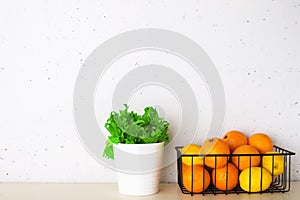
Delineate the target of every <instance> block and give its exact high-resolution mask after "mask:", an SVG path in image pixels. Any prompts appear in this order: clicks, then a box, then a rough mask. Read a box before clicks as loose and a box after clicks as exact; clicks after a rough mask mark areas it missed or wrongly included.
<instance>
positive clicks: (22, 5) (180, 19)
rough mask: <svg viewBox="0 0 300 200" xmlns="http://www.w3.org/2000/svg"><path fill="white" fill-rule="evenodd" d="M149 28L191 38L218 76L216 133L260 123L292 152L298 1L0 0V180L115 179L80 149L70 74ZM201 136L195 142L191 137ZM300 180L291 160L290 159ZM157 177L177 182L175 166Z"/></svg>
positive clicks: (297, 124)
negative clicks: (222, 113)
mask: <svg viewBox="0 0 300 200" xmlns="http://www.w3.org/2000/svg"><path fill="white" fill-rule="evenodd" d="M145 27H155V28H165V29H170V30H174V31H177V32H180V33H182V34H185V35H187V36H188V37H190V38H192V39H193V40H195V41H196V42H198V43H199V44H200V45H201V46H202V47H203V48H204V49H205V51H206V52H207V53H208V55H209V56H210V57H211V58H212V60H213V62H214V63H215V65H216V67H217V69H218V70H219V72H220V75H221V77H222V79H223V83H224V87H225V91H226V100H227V109H226V120H225V123H224V127H223V132H225V131H226V130H228V129H232V128H235V129H240V130H242V131H244V132H245V133H246V134H247V135H250V134H251V133H254V132H261V131H263V132H266V133H268V134H270V135H271V136H272V138H273V139H274V141H275V143H276V144H278V145H280V146H283V147H285V148H288V149H290V150H293V151H295V152H297V153H298V152H300V145H299V142H298V141H299V135H298V134H300V89H299V88H300V53H299V52H300V1H299V0H298V1H290V0H282V1H276V0H275V1H261V0H255V1H253V0H247V1H229V0H228V1H220V0H213V1H212V0H205V1H174V0H160V1H154V0H148V1H142V0H135V1H129V0H119V1H111V0H106V1H92V0H91V1H83V0H80V1H71V0H65V1H58V0H55V1H46V0H45V1H34V0H32V1H25V0H19V1H16V0H15V1H1V2H0V29H1V30H0V55H1V61H0V92H1V98H0V136H1V138H0V181H1V182H5V181H11V182H15V181H25V182H114V181H116V177H115V173H114V172H113V171H111V170H109V169H106V168H105V167H103V166H102V165H100V164H99V163H97V162H96V161H95V160H93V158H92V157H91V156H90V155H89V154H88V153H87V152H86V151H85V150H84V148H83V147H82V145H81V143H80V141H79V138H78V137H77V134H76V131H75V127H74V123H73V115H72V95H73V87H74V83H75V80H76V75H77V73H78V71H79V70H80V67H81V65H82V63H83V61H84V60H85V59H86V57H87V56H88V55H89V53H91V52H92V51H93V49H95V48H96V47H97V46H98V45H99V44H101V43H102V42H103V41H105V40H107V39H108V38H110V37H112V36H113V35H116V34H118V33H120V32H124V31H128V30H133V29H137V28H145ZM198 142H200V141H198ZM292 162H293V165H292V170H293V172H292V179H295V180H300V172H299V171H300V159H299V157H298V155H296V156H294V157H293V159H292ZM162 181H172V182H173V181H176V169H175V165H172V166H170V167H168V168H167V169H164V171H163V173H162Z"/></svg>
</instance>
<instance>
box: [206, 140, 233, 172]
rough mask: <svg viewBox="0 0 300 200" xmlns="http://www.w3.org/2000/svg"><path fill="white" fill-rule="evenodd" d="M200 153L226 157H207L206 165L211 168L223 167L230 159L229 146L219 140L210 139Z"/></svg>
mask: <svg viewBox="0 0 300 200" xmlns="http://www.w3.org/2000/svg"><path fill="white" fill-rule="evenodd" d="M200 153H201V154H207V155H215V154H225V155H224V156H206V157H205V161H204V163H205V165H206V166H208V167H210V168H220V167H223V166H224V165H225V164H226V163H227V160H228V159H229V157H230V149H229V146H228V144H227V143H226V142H223V141H222V140H221V139H219V138H209V139H207V140H205V141H204V143H203V144H202V147H201V149H200Z"/></svg>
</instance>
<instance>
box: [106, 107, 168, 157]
mask: <svg viewBox="0 0 300 200" xmlns="http://www.w3.org/2000/svg"><path fill="white" fill-rule="evenodd" d="M128 108H129V106H128V105H126V104H125V109H124V110H120V111H119V113H117V112H115V111H112V112H111V113H110V117H109V118H108V119H107V121H106V123H105V128H106V129H107V130H108V131H109V133H110V136H109V137H108V138H107V141H106V147H105V148H104V151H103V156H104V157H105V158H111V159H114V152H113V144H118V143H124V144H147V143H158V142H168V141H169V135H168V127H169V123H168V122H167V121H165V120H164V118H161V117H159V116H158V113H157V111H156V109H155V108H153V107H151V106H149V107H146V108H145V109H144V114H143V115H139V114H137V113H135V112H133V111H130V112H129V111H128Z"/></svg>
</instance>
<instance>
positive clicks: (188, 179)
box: [182, 164, 210, 193]
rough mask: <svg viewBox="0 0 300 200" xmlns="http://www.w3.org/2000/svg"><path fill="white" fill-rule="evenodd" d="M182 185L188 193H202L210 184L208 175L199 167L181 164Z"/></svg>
mask: <svg viewBox="0 0 300 200" xmlns="http://www.w3.org/2000/svg"><path fill="white" fill-rule="evenodd" d="M192 170H193V172H192ZM182 183H183V186H184V187H185V188H186V189H187V190H188V191H189V192H195V193H198V192H203V191H204V190H206V189H207V188H208V186H209V184H210V175H209V173H208V171H207V170H206V169H205V168H204V167H203V166H201V165H193V166H187V165H185V164H183V165H182ZM203 183H204V184H203Z"/></svg>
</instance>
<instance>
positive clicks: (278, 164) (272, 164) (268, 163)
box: [262, 151, 284, 176]
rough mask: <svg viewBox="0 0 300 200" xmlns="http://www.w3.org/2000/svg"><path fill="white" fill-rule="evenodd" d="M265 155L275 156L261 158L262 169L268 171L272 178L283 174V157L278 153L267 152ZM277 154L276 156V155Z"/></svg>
mask: <svg viewBox="0 0 300 200" xmlns="http://www.w3.org/2000/svg"><path fill="white" fill-rule="evenodd" d="M266 154H276V155H269V156H263V158H262V167H264V168H266V169H267V170H269V172H271V173H273V176H278V175H279V174H282V173H283V172H284V156H283V155H280V153H278V152H273V151H270V152H267V153H266ZM277 154H278V155H277Z"/></svg>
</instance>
